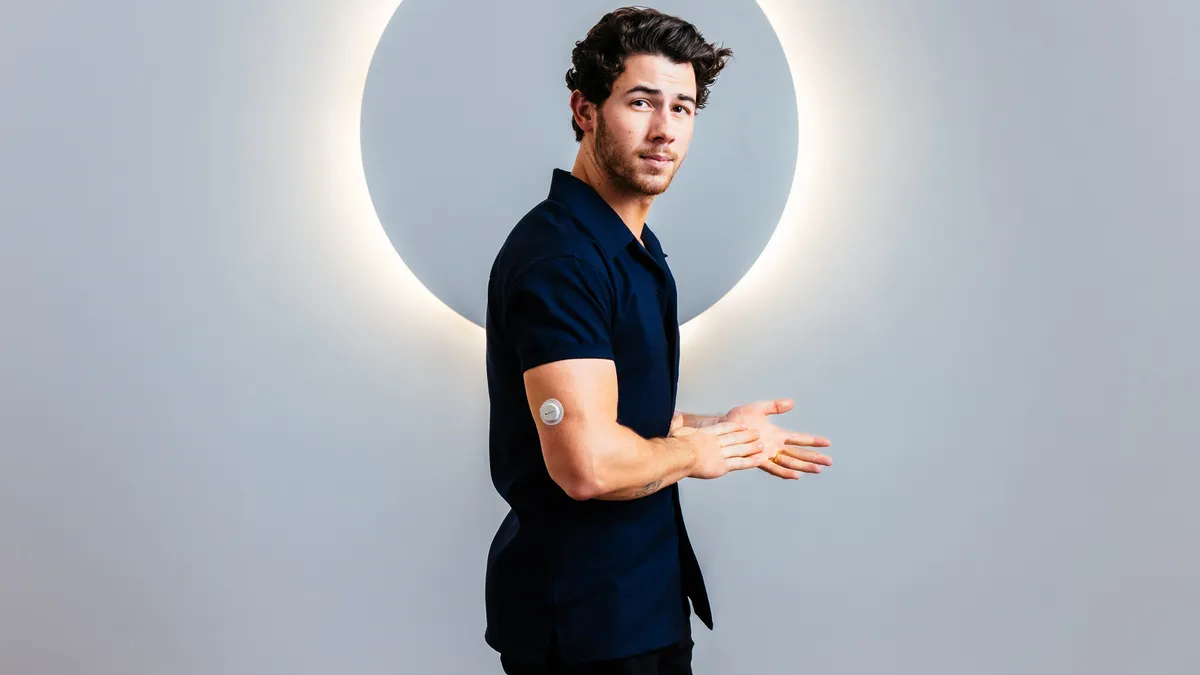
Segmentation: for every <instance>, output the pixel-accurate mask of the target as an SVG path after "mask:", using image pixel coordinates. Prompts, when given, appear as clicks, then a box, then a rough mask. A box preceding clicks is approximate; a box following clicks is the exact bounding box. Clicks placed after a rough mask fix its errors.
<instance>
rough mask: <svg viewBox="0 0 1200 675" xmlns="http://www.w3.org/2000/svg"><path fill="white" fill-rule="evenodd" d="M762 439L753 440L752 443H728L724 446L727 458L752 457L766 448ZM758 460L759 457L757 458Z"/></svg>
mask: <svg viewBox="0 0 1200 675" xmlns="http://www.w3.org/2000/svg"><path fill="white" fill-rule="evenodd" d="M764 449H765V448H764V446H763V442H762V441H753V442H751V443H738V444H737V445H727V446H725V448H724V451H725V457H726V459H728V458H730V457H751V456H753V455H757V454H758V453H760V452H762V451H763V450H764ZM755 461H757V458H755Z"/></svg>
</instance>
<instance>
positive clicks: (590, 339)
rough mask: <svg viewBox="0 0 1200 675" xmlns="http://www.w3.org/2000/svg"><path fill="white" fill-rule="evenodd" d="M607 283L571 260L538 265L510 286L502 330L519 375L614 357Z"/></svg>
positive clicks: (589, 268) (591, 269)
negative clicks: (514, 354)
mask: <svg viewBox="0 0 1200 675" xmlns="http://www.w3.org/2000/svg"><path fill="white" fill-rule="evenodd" d="M611 317H612V292H611V284H610V282H609V280H608V278H607V277H606V276H604V275H603V274H602V273H601V272H600V271H599V270H597V269H596V268H595V267H594V266H592V265H590V264H588V263H586V262H582V261H580V260H579V259H577V258H574V257H570V256H559V257H555V258H550V259H547V260H539V261H538V262H535V263H533V264H532V265H530V266H529V267H528V268H526V269H525V270H524V271H522V272H521V273H520V275H519V276H517V277H516V279H514V280H513V282H512V283H511V284H510V285H509V288H508V292H507V294H506V295H505V301H504V325H505V328H506V331H507V334H508V336H509V339H510V340H511V342H512V346H513V347H514V349H515V350H516V352H517V358H518V359H519V360H520V362H521V370H522V372H524V371H526V370H529V369H530V368H535V367H537V366H540V365H543V364H546V363H552V362H554V361H563V360H566V359H585V358H602V359H611V358H613V352H612V339H611V328H610V327H611V326H612V320H611Z"/></svg>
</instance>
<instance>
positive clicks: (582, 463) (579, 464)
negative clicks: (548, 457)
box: [546, 453, 609, 502]
mask: <svg viewBox="0 0 1200 675" xmlns="http://www.w3.org/2000/svg"><path fill="white" fill-rule="evenodd" d="M564 454H569V455H573V456H568V457H564V458H563V461H547V462H546V467H547V468H548V469H549V470H550V479H551V480H553V481H554V482H555V483H557V484H558V486H559V487H560V488H562V490H563V492H565V493H567V496H568V497H570V498H571V499H574V500H576V501H580V502H583V501H587V500H589V499H595V498H596V497H599V496H600V495H603V494H606V493H607V492H608V491H609V487H608V486H607V485H606V481H605V480H604V477H603V476H602V475H601V474H600V472H599V471H598V470H597V467H596V463H595V461H593V458H592V457H590V456H588V454H587V453H564Z"/></svg>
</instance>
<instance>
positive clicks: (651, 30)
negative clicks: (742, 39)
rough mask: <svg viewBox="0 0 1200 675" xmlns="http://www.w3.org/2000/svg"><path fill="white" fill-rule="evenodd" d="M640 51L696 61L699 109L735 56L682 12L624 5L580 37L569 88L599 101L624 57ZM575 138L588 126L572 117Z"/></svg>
mask: <svg viewBox="0 0 1200 675" xmlns="http://www.w3.org/2000/svg"><path fill="white" fill-rule="evenodd" d="M637 54H649V55H654V56H665V57H666V58H668V59H671V60H672V61H674V62H675V63H691V64H692V69H693V70H695V72H696V109H697V110H699V109H700V108H703V107H704V104H705V101H707V100H708V88H709V87H710V86H711V85H712V83H713V82H715V81H716V79H717V75H718V74H720V72H721V69H722V68H724V67H725V62H726V60H727V59H729V58H730V57H731V56H733V50H732V49H729V48H728V47H718V46H717V45H716V44H715V43H708V42H705V41H704V36H703V35H701V34H700V31H699V30H697V29H696V27H695V26H693V25H692V24H690V23H688V22H687V21H684V20H683V19H680V18H679V17H675V16H671V15H669V14H664V13H662V12H660V11H658V10H656V9H650V8H645V7H622V8H621V9H616V10H613V11H611V12H609V13H608V14H605V15H604V16H603V17H601V18H600V21H599V23H597V24H596V25H595V26H592V29H591V30H589V31H588V34H587V37H585V38H584V39H582V40H580V41H579V42H576V43H575V49H574V50H573V51H572V52H571V68H570V70H568V71H567V88H568V89H570V90H571V91H575V90H576V89H578V90H579V91H580V93H582V94H583V97H584V98H586V99H587V100H588V101H591V102H592V103H593V104H595V105H597V106H599V105H601V104H603V103H604V101H605V100H607V99H608V97H609V94H611V93H612V84H613V82H614V81H616V79H617V77H618V76H620V74H621V72H622V71H623V70H624V69H625V59H626V58H627V57H629V56H634V55H637ZM571 126H572V127H574V129H575V140H576V141H582V140H583V129H580V128H579V125H578V124H576V123H575V117H574V116H572V117H571Z"/></svg>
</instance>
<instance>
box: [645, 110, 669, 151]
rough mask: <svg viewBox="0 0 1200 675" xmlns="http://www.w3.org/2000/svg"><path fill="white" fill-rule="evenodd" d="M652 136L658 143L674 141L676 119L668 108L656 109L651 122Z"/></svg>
mask: <svg viewBox="0 0 1200 675" xmlns="http://www.w3.org/2000/svg"><path fill="white" fill-rule="evenodd" d="M650 138H651V140H653V141H654V142H656V143H674V142H675V128H674V119H673V118H672V117H671V113H670V112H669V111H667V110H661V109H660V110H656V111H654V116H653V117H652V118H651V122H650Z"/></svg>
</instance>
